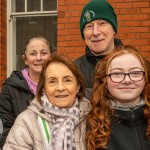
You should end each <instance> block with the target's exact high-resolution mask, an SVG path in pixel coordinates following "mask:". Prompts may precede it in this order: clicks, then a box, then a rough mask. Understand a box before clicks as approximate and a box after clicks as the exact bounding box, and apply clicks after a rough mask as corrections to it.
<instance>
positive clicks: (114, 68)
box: [110, 67, 143, 71]
mask: <svg viewBox="0 0 150 150" xmlns="http://www.w3.org/2000/svg"><path fill="white" fill-rule="evenodd" d="M123 69H124V68H112V69H110V71H113V70H123ZM133 69H140V70H143V69H142V68H139V67H133V68H129V70H133Z"/></svg>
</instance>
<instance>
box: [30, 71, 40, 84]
mask: <svg viewBox="0 0 150 150" xmlns="http://www.w3.org/2000/svg"><path fill="white" fill-rule="evenodd" d="M39 77H40V73H33V72H31V71H29V78H30V79H31V80H32V81H33V82H35V83H38V82H39Z"/></svg>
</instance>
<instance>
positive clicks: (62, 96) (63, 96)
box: [55, 95, 68, 98]
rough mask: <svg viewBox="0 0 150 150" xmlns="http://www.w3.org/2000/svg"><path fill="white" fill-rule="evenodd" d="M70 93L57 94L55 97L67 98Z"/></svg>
mask: <svg viewBox="0 0 150 150" xmlns="http://www.w3.org/2000/svg"><path fill="white" fill-rule="evenodd" d="M67 96H68V95H56V96H55V97H56V98H65V97H67Z"/></svg>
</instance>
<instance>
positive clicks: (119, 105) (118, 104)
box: [116, 97, 141, 107]
mask: <svg viewBox="0 0 150 150" xmlns="http://www.w3.org/2000/svg"><path fill="white" fill-rule="evenodd" d="M140 102H141V98H140V97H139V98H137V99H136V100H135V101H127V102H124V103H123V102H119V101H116V106H117V107H134V106H136V105H137V104H139V103H140Z"/></svg>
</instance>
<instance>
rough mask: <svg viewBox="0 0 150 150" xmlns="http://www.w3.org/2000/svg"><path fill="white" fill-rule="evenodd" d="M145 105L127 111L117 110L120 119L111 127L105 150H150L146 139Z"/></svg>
mask: <svg viewBox="0 0 150 150" xmlns="http://www.w3.org/2000/svg"><path fill="white" fill-rule="evenodd" d="M144 108H145V106H141V107H139V108H137V109H135V110H134V109H132V108H131V109H130V110H129V111H123V110H117V114H118V115H119V117H120V119H121V121H120V122H119V123H117V124H116V123H115V124H114V125H113V127H112V131H111V136H110V142H109V144H108V148H107V150H150V141H148V140H147V139H146V136H145V133H146V127H147V123H146V120H145V117H144V113H143V110H144Z"/></svg>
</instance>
